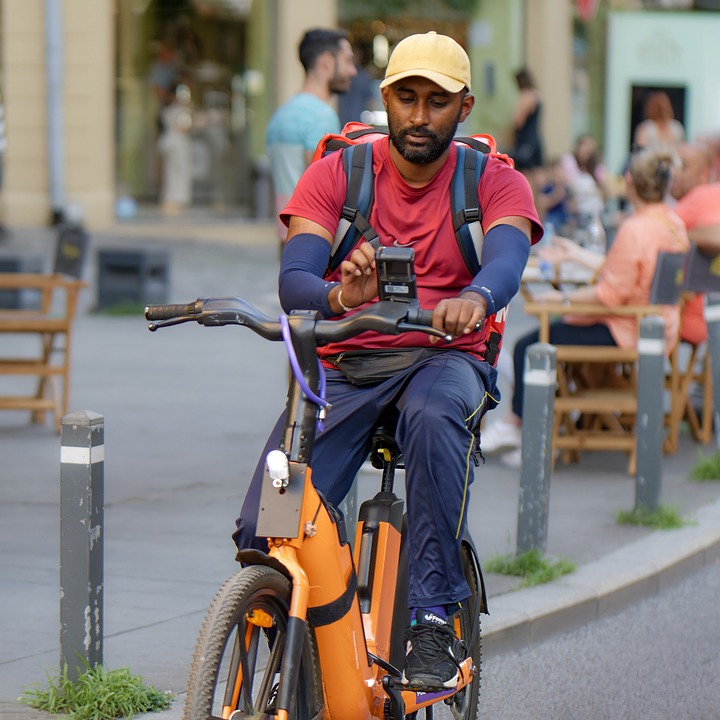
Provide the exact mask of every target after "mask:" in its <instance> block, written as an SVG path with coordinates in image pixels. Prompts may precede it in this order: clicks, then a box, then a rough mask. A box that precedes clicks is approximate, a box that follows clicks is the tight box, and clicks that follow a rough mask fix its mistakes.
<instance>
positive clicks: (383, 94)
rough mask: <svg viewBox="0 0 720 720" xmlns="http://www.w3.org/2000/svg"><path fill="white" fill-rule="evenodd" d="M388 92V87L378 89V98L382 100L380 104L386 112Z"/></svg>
mask: <svg viewBox="0 0 720 720" xmlns="http://www.w3.org/2000/svg"><path fill="white" fill-rule="evenodd" d="M389 92H390V86H389V85H386V86H385V87H384V88H380V97H381V98H382V104H383V106H384V108H385V111H386V112H387V109H388V93H389Z"/></svg>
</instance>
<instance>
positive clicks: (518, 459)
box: [500, 448, 522, 468]
mask: <svg viewBox="0 0 720 720" xmlns="http://www.w3.org/2000/svg"><path fill="white" fill-rule="evenodd" d="M500 462H501V463H502V464H503V465H505V466H506V467H509V468H520V467H522V448H515V449H514V450H511V451H510V452H508V453H505V454H504V455H501V456H500Z"/></svg>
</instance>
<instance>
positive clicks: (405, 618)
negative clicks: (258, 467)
mask: <svg viewBox="0 0 720 720" xmlns="http://www.w3.org/2000/svg"><path fill="white" fill-rule="evenodd" d="M146 317H147V319H148V320H149V321H150V325H149V328H150V330H156V329H158V328H161V327H166V326H170V325H176V324H178V323H184V322H189V321H197V322H198V323H200V324H202V325H205V326H208V327H213V326H220V325H241V326H244V327H248V328H250V329H251V330H253V331H254V332H256V333H257V334H258V335H260V336H262V337H264V338H266V339H268V340H275V341H278V340H284V342H285V344H286V346H287V349H288V354H289V357H290V365H291V369H292V373H291V376H290V383H289V390H288V400H287V414H286V418H287V419H286V425H285V428H284V431H283V435H282V443H281V446H280V448H278V449H277V450H273V451H271V452H270V453H269V454H268V455H267V458H266V468H265V476H264V479H263V486H262V491H261V500H260V508H259V513H258V519H257V520H258V522H257V534H258V536H260V537H267V538H268V551H267V553H265V552H262V551H259V550H254V549H247V550H241V551H240V552H239V553H238V560H239V561H241V563H242V564H243V567H242V569H240V570H239V571H238V572H236V573H235V574H233V575H232V576H231V577H230V578H229V579H228V580H227V581H226V582H225V584H224V585H223V586H222V587H221V589H220V590H219V591H218V593H217V595H216V596H215V598H214V600H213V602H212V604H211V606H210V608H209V610H208V612H207V614H206V617H205V619H204V622H203V624H202V628H201V630H200V634H199V637H198V640H197V644H196V649H195V653H194V656H193V660H192V664H191V668H190V674H189V681H188V687H187V697H186V703H185V710H184V716H183V717H184V718H185V720H208V719H212V720H215V719H216V718H217V719H219V718H225V719H226V720H239V718H246V719H248V718H276V719H277V720H311V719H313V718H323V717H327V718H333V719H335V718H337V719H342V720H369V719H370V718H393V720H400V719H401V718H416V717H417V716H418V711H419V710H420V709H422V708H425V716H426V717H427V718H432V717H433V708H434V706H436V705H438V704H440V707H444V708H446V711H447V712H449V713H450V715H451V717H453V718H457V719H462V720H473V719H474V718H476V716H477V710H478V702H479V690H480V659H481V658H480V649H481V631H480V614H481V613H485V612H487V600H486V595H485V590H484V586H483V580H482V573H481V570H480V565H479V562H478V557H477V553H476V551H475V548H474V546H473V543H472V540H471V539H470V537H469V535H468V534H467V533H466V535H465V537H464V538H463V541H462V544H461V553H462V563H463V570H464V574H465V577H466V580H467V583H468V585H469V587H470V590H471V593H472V594H471V596H470V598H468V600H467V601H466V602H464V603H462V604H461V605H460V607H459V610H458V611H457V612H456V613H455V614H454V616H453V617H452V618H451V622H453V623H454V630H455V632H456V635H457V637H458V638H459V639H460V640H461V641H462V643H463V645H464V649H465V652H464V657H462V656H461V658H460V660H459V667H458V676H457V686H456V687H455V688H452V689H447V690H443V691H441V692H420V691H411V690H408V689H406V688H405V686H403V685H402V684H401V677H402V667H403V663H404V648H403V644H402V640H401V636H402V631H403V629H404V628H405V627H406V626H407V625H408V624H409V610H408V608H407V557H406V548H405V546H404V543H403V501H402V500H401V499H399V498H398V497H397V496H396V495H395V493H394V492H393V482H394V475H395V470H396V468H398V467H402V466H403V465H402V456H401V453H400V450H399V448H398V447H397V445H396V443H395V440H394V428H393V422H394V418H393V417H391V416H389V415H386V416H385V417H384V418H383V420H382V422H381V423H379V425H378V427H377V428H376V430H375V433H374V439H373V445H372V452H371V460H372V462H373V465H374V466H375V467H377V468H378V469H380V468H381V469H382V480H381V487H380V491H379V492H378V493H377V494H376V495H375V497H374V498H372V499H370V500H366V501H365V502H364V503H363V504H362V505H361V507H360V510H359V513H358V518H359V519H358V524H357V530H356V533H355V541H354V544H353V546H352V547H354V551H353V550H352V549H351V544H350V542H349V541H348V537H347V533H346V529H345V523H344V518H343V516H342V513H341V512H339V511H338V510H337V509H336V508H335V507H333V506H332V505H330V504H329V503H328V502H326V501H325V499H324V498H323V497H322V496H321V495H320V494H319V493H318V492H317V491H316V490H315V488H314V486H313V483H312V469H311V465H312V450H313V443H314V439H315V434H316V430H317V427H316V426H317V423H318V422H319V421H321V419H322V417H323V415H324V412H325V408H324V407H323V406H324V398H323V392H324V373H323V370H322V367H321V366H320V364H319V361H318V358H317V352H316V348H317V344H318V343H323V342H331V341H338V340H342V339H346V338H349V337H353V336H355V335H358V334H359V333H361V332H365V331H367V330H375V331H377V332H382V333H386V334H390V335H394V334H398V333H401V332H410V331H418V330H422V331H423V332H426V333H429V334H434V335H436V336H440V337H444V335H443V334H442V333H441V332H439V331H437V330H434V329H433V328H432V327H429V325H430V317H431V314H430V313H428V312H425V311H422V310H421V309H420V308H419V307H418V306H417V303H413V302H409V303H408V302H394V301H390V300H384V301H380V302H377V303H375V304H373V305H372V306H370V307H368V308H366V309H363V310H361V311H359V312H357V313H355V314H353V315H352V316H350V317H347V318H343V319H340V320H333V321H328V320H318V319H317V316H316V313H314V312H309V311H294V312H292V313H290V315H288V316H285V315H281V316H280V319H279V320H273V319H271V318H269V317H267V316H265V315H264V314H263V313H261V312H260V311H259V310H258V309H257V308H255V307H254V306H252V305H251V304H249V303H247V302H246V301H244V300H242V299H240V298H211V299H207V298H206V299H199V300H197V301H196V302H193V303H189V304H187V305H163V306H150V307H148V308H147V309H146Z"/></svg>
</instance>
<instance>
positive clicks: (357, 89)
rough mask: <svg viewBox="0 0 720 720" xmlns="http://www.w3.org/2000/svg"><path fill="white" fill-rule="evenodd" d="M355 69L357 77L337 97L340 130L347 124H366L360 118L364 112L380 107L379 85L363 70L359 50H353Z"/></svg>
mask: <svg viewBox="0 0 720 720" xmlns="http://www.w3.org/2000/svg"><path fill="white" fill-rule="evenodd" d="M355 69H356V70H357V75H355V77H354V78H353V79H352V80H351V81H350V88H349V90H348V91H347V92H346V93H342V94H341V95H340V96H339V97H338V115H339V116H340V127H341V128H342V127H345V125H347V123H349V122H366V120H363V117H362V114H363V113H364V112H365V111H366V110H375V106H376V105H377V106H378V107H382V105H381V102H380V90H379V87H378V85H379V83H378V82H377V81H376V80H375V78H374V77H373V76H372V75H371V74H370V73H369V72H368V71H367V70H366V69H365V67H364V64H363V58H362V52H361V51H360V49H359V48H355Z"/></svg>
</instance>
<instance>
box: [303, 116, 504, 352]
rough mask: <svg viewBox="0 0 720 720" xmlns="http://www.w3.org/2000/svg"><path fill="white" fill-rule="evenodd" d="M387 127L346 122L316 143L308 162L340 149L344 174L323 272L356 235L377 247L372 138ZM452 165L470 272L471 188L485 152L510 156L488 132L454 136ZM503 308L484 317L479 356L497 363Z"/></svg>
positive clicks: (474, 203) (474, 223) (453, 203)
mask: <svg viewBox="0 0 720 720" xmlns="http://www.w3.org/2000/svg"><path fill="white" fill-rule="evenodd" d="M386 135H387V132H385V131H383V130H378V129H377V128H375V127H372V126H370V125H364V124H362V123H348V124H347V125H346V126H345V127H344V128H343V130H342V132H341V133H340V134H339V135H338V134H334V133H329V134H327V135H325V136H324V137H323V138H322V139H321V140H320V142H319V143H318V145H317V148H316V149H315V154H314V156H313V161H315V160H317V159H319V158H321V157H324V156H325V155H327V154H329V153H331V152H336V151H338V150H340V151H341V152H342V163H343V169H344V171H345V177H346V178H347V190H346V193H345V203H344V205H343V209H342V215H341V218H340V223H339V225H338V229H337V232H336V233H335V240H334V242H333V246H332V251H331V254H330V262H329V264H328V268H327V271H326V273H325V274H326V276H327V275H330V274H331V273H332V272H333V271H334V270H336V269H337V268H338V267H339V266H340V263H342V261H343V260H344V259H345V257H347V255H348V254H349V253H350V251H351V250H352V249H353V248H354V247H355V245H356V244H357V242H358V240H359V239H360V236H361V235H362V237H363V238H365V240H366V241H367V242H369V243H371V244H372V245H373V246H374V247H375V248H378V247H379V246H380V240H379V238H378V234H377V233H376V232H375V230H374V229H373V227H372V225H370V223H369V221H368V218H369V217H370V211H371V210H372V204H373V200H374V197H373V188H374V183H373V180H374V178H373V165H372V143H373V142H374V141H375V140H378V139H380V138H381V137H385V136H386ZM454 142H455V143H456V145H457V165H456V166H455V172H454V174H453V177H452V181H451V183H450V208H451V212H452V221H453V227H454V229H455V238H456V240H457V243H458V247H459V249H460V253H461V255H462V257H463V260H464V261H465V265H466V266H467V268H468V270H469V271H470V274H471V275H472V276H473V277H474V276H475V275H477V273H478V272H479V271H480V255H481V252H482V244H483V233H482V226H481V221H482V208H481V207H480V205H479V202H478V194H477V187H478V183H479V182H480V177H481V176H482V173H483V171H484V170H485V165H486V163H487V157H488V155H492V156H494V157H497V158H499V159H501V160H503V161H504V162H506V163H507V164H508V165H510V166H511V167H514V163H513V161H512V159H511V158H510V157H509V156H507V155H505V154H504V153H498V152H497V149H496V145H495V139H494V138H493V137H492V136H491V135H485V134H482V135H471V136H468V137H456V138H454ZM506 316H507V309H506V308H502V309H500V310H498V311H497V312H496V313H494V314H493V315H490V316H489V317H488V318H486V325H487V330H488V335H487V343H486V346H487V350H486V353H485V359H486V360H487V361H488V362H489V363H490V364H491V365H495V364H497V359H498V355H499V353H500V347H501V345H502V336H503V332H504V330H505V319H506Z"/></svg>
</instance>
